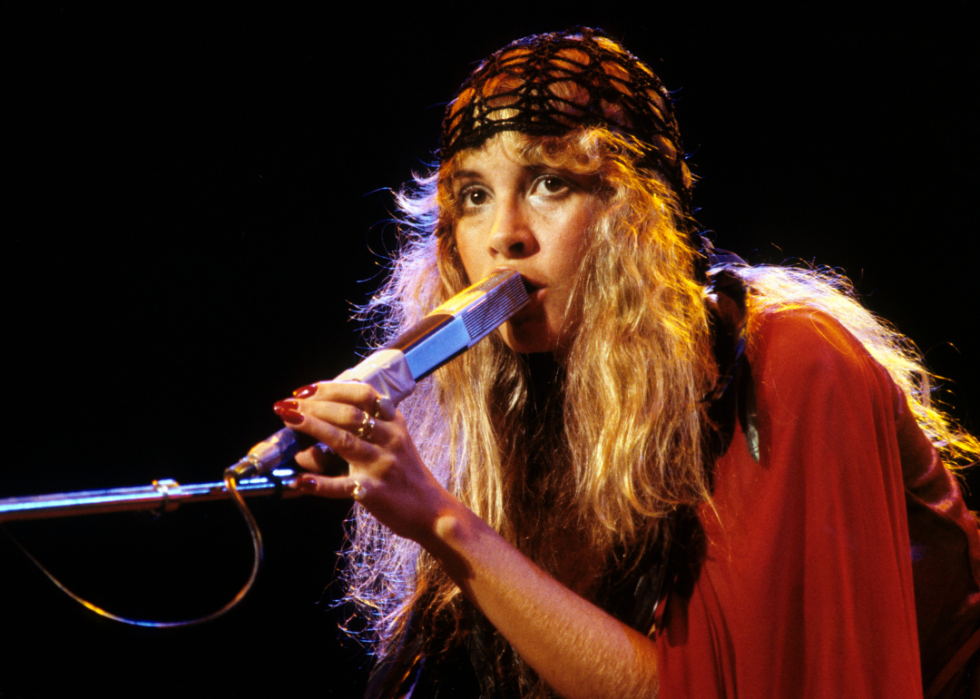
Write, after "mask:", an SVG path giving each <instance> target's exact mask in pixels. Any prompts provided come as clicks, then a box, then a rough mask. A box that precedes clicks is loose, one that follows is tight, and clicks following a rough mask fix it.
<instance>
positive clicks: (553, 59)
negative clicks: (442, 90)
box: [439, 27, 693, 228]
mask: <svg viewBox="0 0 980 699" xmlns="http://www.w3.org/2000/svg"><path fill="white" fill-rule="evenodd" d="M586 126H602V127H605V128H608V129H610V130H612V131H616V132H619V133H622V134H625V135H627V136H631V137H633V138H634V139H636V141H638V142H639V144H640V145H641V146H642V147H643V149H644V150H645V152H646V156H645V157H644V158H643V160H642V161H641V163H639V164H640V165H643V166H646V167H651V168H653V169H654V170H656V171H657V172H658V173H659V174H660V175H661V177H662V178H664V180H665V181H666V183H667V184H668V185H669V186H670V187H671V188H672V189H673V190H674V192H675V193H676V194H677V196H678V198H679V199H680V204H681V206H682V208H683V213H684V217H685V219H686V221H685V222H684V224H691V221H692V219H691V173H690V170H689V169H688V167H687V164H686V163H685V162H684V151H683V149H682V148H681V138H680V131H679V129H678V127H677V120H676V119H675V118H674V111H673V108H672V106H671V101H670V95H669V94H668V92H667V90H666V89H665V88H664V86H663V84H662V83H661V82H660V80H659V79H658V78H657V76H656V75H654V73H653V71H652V70H650V69H649V68H648V67H647V66H646V65H644V64H643V63H642V62H640V60H639V59H637V58H636V57H635V56H633V55H632V54H631V53H629V52H628V51H626V49H624V48H623V47H622V46H620V45H619V44H617V43H616V42H614V41H612V40H611V39H609V38H607V37H605V36H602V35H601V34H600V33H599V32H597V31H596V30H593V29H589V28H587V27H577V28H575V29H572V30H569V31H566V32H555V33H550V34H538V35H535V36H529V37H526V38H524V39H519V40H517V41H515V42H514V43H512V44H510V45H508V46H505V47H504V48H502V49H500V50H499V51H497V52H496V53H494V54H493V55H491V56H490V57H489V58H487V59H486V60H485V61H483V62H482V63H481V64H480V65H479V66H478V67H477V68H476V70H474V71H473V72H472V73H471V74H470V76H469V77H468V78H467V79H466V82H464V83H463V85H462V87H460V89H459V92H458V93H457V94H456V97H455V98H454V99H453V101H452V102H450V104H449V107H448V108H447V109H446V116H445V118H444V119H443V122H442V139H441V144H440V150H439V158H440V160H442V161H443V162H445V161H446V160H448V159H449V158H451V157H452V156H454V155H455V154H456V153H458V152H459V151H461V150H464V149H466V148H475V147H477V146H479V145H480V144H482V143H483V142H484V141H486V140H487V139H488V138H490V137H491V136H493V135H494V134H496V133H499V132H501V131H520V132H522V133H526V134H531V135H535V136H537V135H549V136H558V135H562V134H565V133H568V132H569V131H571V130H572V129H575V128H578V127H586ZM688 227H689V228H691V227H693V225H689V226H688Z"/></svg>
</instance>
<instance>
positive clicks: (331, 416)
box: [272, 400, 386, 444]
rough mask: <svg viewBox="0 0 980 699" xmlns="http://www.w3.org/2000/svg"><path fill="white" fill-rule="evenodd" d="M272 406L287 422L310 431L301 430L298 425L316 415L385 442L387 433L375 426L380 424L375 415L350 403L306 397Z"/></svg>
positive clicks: (365, 436) (367, 440)
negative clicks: (308, 399) (314, 399)
mask: <svg viewBox="0 0 980 699" xmlns="http://www.w3.org/2000/svg"><path fill="white" fill-rule="evenodd" d="M272 409H273V410H274V411H275V413H276V415H278V416H279V417H281V418H282V420H283V421H284V422H285V423H286V424H287V425H290V426H291V427H295V428H296V429H299V430H302V431H303V432H307V433H308V434H312V433H310V432H309V431H308V430H303V429H302V428H301V427H300V425H301V424H302V423H303V421H304V420H305V419H306V418H315V419H317V420H321V421H323V422H328V423H330V424H332V425H335V426H337V427H340V428H341V429H344V430H347V431H348V432H351V433H353V434H354V435H355V436H357V437H358V438H360V439H363V440H364V441H365V442H374V443H375V444H380V443H383V442H385V438H386V435H385V434H383V433H382V430H383V429H384V428H383V427H382V428H381V429H378V430H376V428H377V427H378V426H379V425H378V419H376V418H374V417H372V416H371V415H370V414H368V413H366V412H364V411H363V410H361V409H360V408H356V407H354V406H352V405H346V404H344V403H321V402H319V401H306V400H281V401H279V402H278V403H276V404H275V405H273V406H272Z"/></svg>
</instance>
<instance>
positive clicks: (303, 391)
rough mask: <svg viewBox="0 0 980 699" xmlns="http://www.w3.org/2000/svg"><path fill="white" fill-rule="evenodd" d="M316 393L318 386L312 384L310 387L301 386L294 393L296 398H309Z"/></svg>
mask: <svg viewBox="0 0 980 699" xmlns="http://www.w3.org/2000/svg"><path fill="white" fill-rule="evenodd" d="M315 393H316V384H315V383H311V384H310V385H308V386H301V387H299V388H297V389H296V390H295V391H293V397H294V398H309V397H310V396H312V395H314V394H315Z"/></svg>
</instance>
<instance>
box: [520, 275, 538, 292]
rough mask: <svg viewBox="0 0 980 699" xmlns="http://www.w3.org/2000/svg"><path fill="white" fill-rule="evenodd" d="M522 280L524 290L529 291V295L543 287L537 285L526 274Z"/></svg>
mask: <svg viewBox="0 0 980 699" xmlns="http://www.w3.org/2000/svg"><path fill="white" fill-rule="evenodd" d="M521 282H523V284H524V290H525V291H526V292H527V294H528V296H530V295H531V294H533V293H534V292H535V291H537V290H538V289H540V288H541V287H540V286H538V285H536V284H535V283H534V282H532V281H531V280H530V279H528V278H527V277H524V276H522V277H521Z"/></svg>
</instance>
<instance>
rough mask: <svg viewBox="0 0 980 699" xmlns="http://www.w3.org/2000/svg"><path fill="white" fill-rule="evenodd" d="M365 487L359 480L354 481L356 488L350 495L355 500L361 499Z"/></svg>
mask: <svg viewBox="0 0 980 699" xmlns="http://www.w3.org/2000/svg"><path fill="white" fill-rule="evenodd" d="M364 493H365V490H364V487H363V486H362V485H361V484H360V483H359V482H357V481H354V490H352V491H351V494H350V496H351V497H352V498H354V499H355V500H360V499H361V498H363V497H364Z"/></svg>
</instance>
